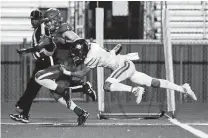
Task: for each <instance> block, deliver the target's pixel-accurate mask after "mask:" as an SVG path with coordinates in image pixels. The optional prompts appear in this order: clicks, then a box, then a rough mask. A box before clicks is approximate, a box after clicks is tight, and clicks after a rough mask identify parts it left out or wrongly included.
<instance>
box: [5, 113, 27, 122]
mask: <svg viewBox="0 0 208 138" xmlns="http://www.w3.org/2000/svg"><path fill="white" fill-rule="evenodd" d="M9 117H10V118H11V119H12V120H14V121H19V122H22V123H28V122H29V116H26V115H22V114H10V115H9Z"/></svg>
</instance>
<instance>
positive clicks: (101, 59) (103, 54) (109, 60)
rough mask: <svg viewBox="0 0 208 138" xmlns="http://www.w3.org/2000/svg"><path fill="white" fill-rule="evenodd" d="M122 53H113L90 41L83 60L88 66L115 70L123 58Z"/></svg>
mask: <svg viewBox="0 0 208 138" xmlns="http://www.w3.org/2000/svg"><path fill="white" fill-rule="evenodd" d="M125 57H126V56H124V55H115V54H113V53H110V52H108V51H106V50H105V49H103V48H102V47H100V46H99V45H98V44H96V43H91V46H90V50H89V52H88V54H87V57H86V59H85V61H84V64H85V65H86V66H87V67H89V68H95V67H107V68H110V69H112V70H115V69H117V68H118V67H119V65H120V64H121V63H122V62H123V61H124V60H125Z"/></svg>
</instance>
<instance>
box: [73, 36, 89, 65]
mask: <svg viewBox="0 0 208 138" xmlns="http://www.w3.org/2000/svg"><path fill="white" fill-rule="evenodd" d="M88 51H89V46H88V43H87V41H86V40H85V39H78V40H75V41H74V43H73V45H72V48H71V56H72V60H73V62H74V64H75V65H76V66H79V65H81V64H82V63H84V60H85V58H86V57H87V53H88Z"/></svg>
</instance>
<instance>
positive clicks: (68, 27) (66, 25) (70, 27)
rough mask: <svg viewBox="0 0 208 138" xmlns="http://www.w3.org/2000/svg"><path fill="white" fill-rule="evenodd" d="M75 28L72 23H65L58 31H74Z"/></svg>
mask: <svg viewBox="0 0 208 138" xmlns="http://www.w3.org/2000/svg"><path fill="white" fill-rule="evenodd" d="M73 29H74V28H73V27H72V26H71V24H68V23H63V24H62V25H61V26H60V27H59V29H58V30H57V32H58V33H63V32H66V31H72V30H73Z"/></svg>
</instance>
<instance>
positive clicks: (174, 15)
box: [153, 1, 208, 40]
mask: <svg viewBox="0 0 208 138" xmlns="http://www.w3.org/2000/svg"><path fill="white" fill-rule="evenodd" d="M167 7H168V8H169V20H170V30H171V38H172V39H174V40H206V39H208V2H206V1H167ZM154 17H155V22H154V25H153V26H154V29H155V31H156V33H155V36H156V39H160V38H161V2H159V1H158V2H155V6H154Z"/></svg>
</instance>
